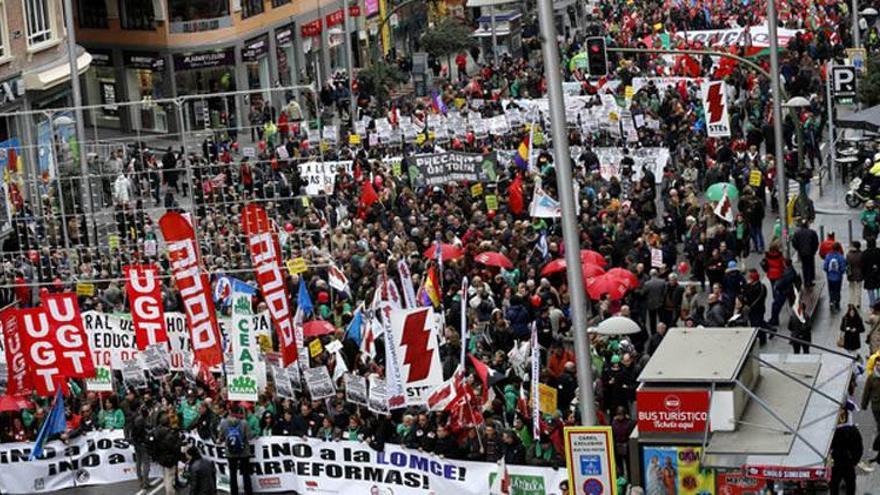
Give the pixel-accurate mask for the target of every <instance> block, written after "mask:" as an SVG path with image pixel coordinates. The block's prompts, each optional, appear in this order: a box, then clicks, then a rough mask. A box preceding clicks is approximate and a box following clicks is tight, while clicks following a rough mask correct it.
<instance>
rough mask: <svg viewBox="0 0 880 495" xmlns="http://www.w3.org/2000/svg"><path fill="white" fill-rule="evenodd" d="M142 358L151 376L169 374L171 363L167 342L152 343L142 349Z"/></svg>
mask: <svg viewBox="0 0 880 495" xmlns="http://www.w3.org/2000/svg"><path fill="white" fill-rule="evenodd" d="M139 358H140V360H141V361H142V362H143V364H144V369H145V370H147V372H149V373H150V376H153V377H161V376H165V375H167V374H168V372H169V371H170V368H171V363H170V362H169V360H168V349H167V348H166V347H165V344H151V345H148V346H147V347H146V349H144V350H143V351H141V353H140V355H139Z"/></svg>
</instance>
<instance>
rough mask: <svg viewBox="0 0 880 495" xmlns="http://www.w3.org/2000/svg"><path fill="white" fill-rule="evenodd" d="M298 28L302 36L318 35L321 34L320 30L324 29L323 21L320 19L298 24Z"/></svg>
mask: <svg viewBox="0 0 880 495" xmlns="http://www.w3.org/2000/svg"><path fill="white" fill-rule="evenodd" d="M328 17H329V16H328ZM299 29H300V34H302V37H303V38H311V37H313V36H319V35H320V34H321V31H323V30H324V21H323V20H322V19H315V20H314V21H312V22H307V23H305V24H303V25H302V26H300V28H299Z"/></svg>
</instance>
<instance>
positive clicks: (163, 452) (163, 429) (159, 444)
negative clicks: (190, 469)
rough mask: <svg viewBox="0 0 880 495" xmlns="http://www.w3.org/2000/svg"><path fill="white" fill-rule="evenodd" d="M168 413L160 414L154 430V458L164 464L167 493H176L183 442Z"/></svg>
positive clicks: (174, 494)
mask: <svg viewBox="0 0 880 495" xmlns="http://www.w3.org/2000/svg"><path fill="white" fill-rule="evenodd" d="M169 424H170V422H169V419H168V415H167V414H166V413H164V412H163V413H162V414H161V415H160V416H159V426H157V427H156V428H155V430H154V431H153V434H152V437H153V440H152V442H150V443H151V445H152V452H151V455H152V457H153V459H154V460H155V461H156V462H157V463H159V465H160V466H162V481H163V483H164V485H165V495H176V493H177V489H176V488H175V487H174V485H175V481H177V461H178V460H179V459H180V448H181V446H182V443H181V441H180V435H179V434H178V433H177V431H176V430H173V429H171V427H170V426H169Z"/></svg>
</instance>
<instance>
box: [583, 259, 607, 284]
mask: <svg viewBox="0 0 880 495" xmlns="http://www.w3.org/2000/svg"><path fill="white" fill-rule="evenodd" d="M581 274H583V277H584V280H587V279H590V278H593V277H598V276H599V275H605V269H604V268H602V267H601V266H599V265H594V264H592V263H581Z"/></svg>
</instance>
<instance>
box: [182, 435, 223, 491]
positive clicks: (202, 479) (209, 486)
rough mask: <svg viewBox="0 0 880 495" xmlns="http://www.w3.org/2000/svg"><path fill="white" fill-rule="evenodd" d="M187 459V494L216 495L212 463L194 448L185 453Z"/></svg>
mask: <svg viewBox="0 0 880 495" xmlns="http://www.w3.org/2000/svg"><path fill="white" fill-rule="evenodd" d="M186 457H187V458H188V459H189V467H188V468H187V471H188V473H189V493H190V495H216V494H217V481H216V479H215V473H214V463H213V462H211V461H209V460H208V459H205V458H203V457H202V454H201V453H200V452H199V449H198V448H197V447H195V446H192V447H190V448H189V449H187V451H186Z"/></svg>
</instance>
